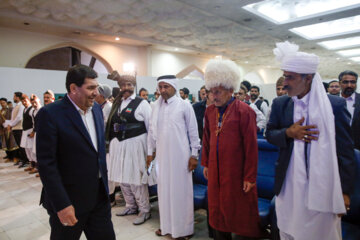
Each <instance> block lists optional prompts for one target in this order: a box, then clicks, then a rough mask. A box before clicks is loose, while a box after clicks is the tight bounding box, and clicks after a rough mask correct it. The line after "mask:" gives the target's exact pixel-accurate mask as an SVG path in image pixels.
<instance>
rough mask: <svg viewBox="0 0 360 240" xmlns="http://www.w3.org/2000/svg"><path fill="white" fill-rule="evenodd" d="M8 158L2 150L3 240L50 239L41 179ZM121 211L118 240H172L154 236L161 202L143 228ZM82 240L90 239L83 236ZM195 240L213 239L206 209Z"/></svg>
mask: <svg viewBox="0 0 360 240" xmlns="http://www.w3.org/2000/svg"><path fill="white" fill-rule="evenodd" d="M4 156H5V153H4V152H3V151H0V239H1V240H7V239H11V240H46V239H49V237H50V226H49V223H48V215H47V213H46V211H45V209H43V207H42V206H39V199H40V193H41V188H42V186H41V181H40V179H39V178H35V176H34V175H30V174H28V173H27V172H24V170H23V168H21V169H18V168H17V167H16V166H13V164H12V163H4V160H3V157H4ZM121 209H122V207H114V208H113V209H112V216H113V217H112V221H113V224H114V229H115V233H116V239H118V240H119V239H120V240H122V239H123V240H131V239H134V240H152V239H154V240H155V239H159V240H160V239H170V237H162V238H160V237H157V236H156V235H155V233H154V232H155V230H156V229H158V228H159V214H158V207H157V202H154V203H152V218H151V219H150V220H148V221H147V222H146V223H144V224H142V225H140V226H134V225H133V224H132V221H133V220H134V219H135V217H136V216H127V217H117V216H115V213H116V212H119V211H120V210H121ZM81 239H86V238H85V236H84V235H82V237H81ZM192 239H209V238H208V237H207V226H206V215H205V213H204V211H203V210H199V211H196V212H195V236H194V237H193V238H192ZM104 240H106V239H104Z"/></svg>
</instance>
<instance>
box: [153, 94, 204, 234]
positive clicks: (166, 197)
mask: <svg viewBox="0 0 360 240" xmlns="http://www.w3.org/2000/svg"><path fill="white" fill-rule="evenodd" d="M160 101H161V102H160V104H161V105H160V108H159V112H158V118H157V119H158V120H157V128H156V129H157V132H156V133H155V135H156V142H154V141H153V140H154V138H153V136H152V134H153V129H152V127H150V131H149V138H148V139H149V140H148V155H152V153H153V151H155V148H156V160H157V164H158V178H157V181H158V198H159V212H160V229H161V233H162V234H171V235H172V237H173V238H177V237H183V236H188V235H191V234H193V233H194V199H193V183H192V173H191V172H190V171H189V170H188V163H189V158H190V156H191V155H195V156H196V155H197V154H198V150H199V148H200V144H199V143H200V140H199V136H198V128H197V122H196V117H195V113H194V110H193V108H192V106H191V104H190V103H188V102H185V101H184V100H182V99H181V98H180V97H178V96H176V95H175V96H173V97H171V98H170V99H168V100H167V102H165V101H164V100H163V99H161V100H160ZM151 119H153V118H151Z"/></svg>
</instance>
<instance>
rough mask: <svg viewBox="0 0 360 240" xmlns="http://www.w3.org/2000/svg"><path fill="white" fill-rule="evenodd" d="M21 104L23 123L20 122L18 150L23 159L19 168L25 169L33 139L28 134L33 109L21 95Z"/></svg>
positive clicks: (25, 96)
mask: <svg viewBox="0 0 360 240" xmlns="http://www.w3.org/2000/svg"><path fill="white" fill-rule="evenodd" d="M21 103H22V105H23V106H24V108H25V109H24V111H23V121H22V129H23V130H22V134H21V141H20V149H21V151H22V152H23V153H22V154H23V155H24V157H23V158H22V159H21V160H22V161H21V164H20V165H19V168H21V167H25V166H27V165H28V163H29V162H30V161H31V156H32V155H31V150H32V147H33V139H32V138H31V137H30V133H31V132H32V129H33V121H32V118H31V115H32V111H33V108H32V106H31V103H30V99H29V97H28V96H27V95H26V94H24V93H23V94H22V96H21Z"/></svg>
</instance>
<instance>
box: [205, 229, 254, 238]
mask: <svg viewBox="0 0 360 240" xmlns="http://www.w3.org/2000/svg"><path fill="white" fill-rule="evenodd" d="M212 232H213V234H214V240H232V239H234V240H252V239H258V238H250V237H241V236H238V235H234V238H233V237H232V233H231V232H222V231H219V230H216V229H214V228H213V229H212Z"/></svg>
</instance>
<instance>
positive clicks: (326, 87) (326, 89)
mask: <svg viewBox="0 0 360 240" xmlns="http://www.w3.org/2000/svg"><path fill="white" fill-rule="evenodd" d="M323 85H324V88H325V92H328V88H329V85H330V84H328V83H327V82H323Z"/></svg>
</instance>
